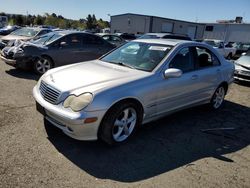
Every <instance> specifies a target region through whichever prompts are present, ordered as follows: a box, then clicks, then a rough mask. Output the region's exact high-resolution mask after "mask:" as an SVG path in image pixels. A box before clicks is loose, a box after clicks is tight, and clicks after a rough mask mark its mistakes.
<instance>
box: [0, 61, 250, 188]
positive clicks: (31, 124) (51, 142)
mask: <svg viewBox="0 0 250 188" xmlns="http://www.w3.org/2000/svg"><path fill="white" fill-rule="evenodd" d="M37 79H38V77H37V76H35V75H34V74H33V73H30V72H22V71H19V70H15V69H13V68H11V67H9V66H7V65H5V64H4V63H3V62H0V187H108V188H110V187H250V146H249V143H250V136H249V135H250V86H249V85H238V84H233V85H232V88H231V90H230V92H229V94H228V95H227V97H226V102H225V104H224V107H223V108H222V109H220V110H219V111H217V112H211V111H209V110H207V109H206V108H204V107H198V108H193V109H189V110H185V111H182V112H179V113H176V114H173V115H171V116H168V117H166V118H164V119H162V120H160V121H157V122H154V123H151V124H149V125H146V126H145V127H143V128H142V129H140V131H139V132H138V134H137V136H136V137H135V138H133V139H132V140H130V142H129V143H128V144H125V145H122V146H119V147H115V148H110V147H108V146H106V145H105V144H103V143H101V142H80V141H75V140H73V139H71V138H69V137H67V136H65V135H64V134H62V133H61V132H60V131H58V130H55V129H51V128H50V127H48V126H44V123H43V118H42V116H41V115H40V114H38V113H37V112H36V110H35V102H34V100H33V97H32V88H33V86H34V85H35V84H36V80H37ZM221 127H233V128H234V129H233V130H226V131H218V130H216V131H208V132H206V131H205V132H204V129H210V128H221Z"/></svg>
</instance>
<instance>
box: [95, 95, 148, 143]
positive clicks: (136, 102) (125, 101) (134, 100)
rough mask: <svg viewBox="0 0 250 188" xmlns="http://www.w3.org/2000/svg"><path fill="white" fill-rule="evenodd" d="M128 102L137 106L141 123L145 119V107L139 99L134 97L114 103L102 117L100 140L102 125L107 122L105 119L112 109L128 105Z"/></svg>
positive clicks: (99, 129)
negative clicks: (124, 104) (123, 104)
mask: <svg viewBox="0 0 250 188" xmlns="http://www.w3.org/2000/svg"><path fill="white" fill-rule="evenodd" d="M128 102H132V103H134V104H135V105H136V106H137V109H138V110H139V111H140V115H141V122H142V119H143V116H144V107H143V105H142V103H141V102H140V101H139V100H138V99H136V98H133V97H128V98H123V99H120V100H117V101H116V102H114V103H113V104H112V105H111V106H110V107H109V108H108V110H107V111H106V112H105V114H104V116H103V117H102V120H101V123H100V126H99V128H98V134H97V136H98V138H99V137H100V132H101V126H102V124H103V121H104V120H105V117H106V116H107V114H108V113H109V112H110V111H111V109H112V108H114V107H115V106H117V105H119V104H122V103H128Z"/></svg>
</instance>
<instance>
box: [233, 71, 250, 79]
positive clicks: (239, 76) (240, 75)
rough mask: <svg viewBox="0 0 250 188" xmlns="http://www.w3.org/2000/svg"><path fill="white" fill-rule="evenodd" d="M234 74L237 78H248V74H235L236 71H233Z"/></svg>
mask: <svg viewBox="0 0 250 188" xmlns="http://www.w3.org/2000/svg"><path fill="white" fill-rule="evenodd" d="M234 76H235V77H238V78H243V79H246V80H250V75H249V76H247V75H243V74H236V73H234Z"/></svg>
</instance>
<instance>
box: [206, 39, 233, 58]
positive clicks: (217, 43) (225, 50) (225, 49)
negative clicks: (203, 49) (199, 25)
mask: <svg viewBox="0 0 250 188" xmlns="http://www.w3.org/2000/svg"><path fill="white" fill-rule="evenodd" d="M203 42H204V43H206V44H209V45H211V46H213V48H214V49H216V50H217V51H218V52H219V53H220V54H221V55H222V56H224V57H225V58H227V59H232V58H233V56H234V55H235V53H236V48H234V47H229V45H227V44H225V43H224V42H223V41H221V40H214V39H204V40H203ZM226 45H227V46H226Z"/></svg>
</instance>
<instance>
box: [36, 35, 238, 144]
mask: <svg viewBox="0 0 250 188" xmlns="http://www.w3.org/2000/svg"><path fill="white" fill-rule="evenodd" d="M233 74H234V65H233V64H232V63H230V62H228V61H227V60H225V59H224V58H223V57H222V56H221V55H219V54H218V52H217V51H216V50H214V49H213V48H212V47H210V46H209V45H206V44H202V43H196V42H187V41H180V40H170V39H169V40H165V39H145V40H143V39H140V40H134V41H132V42H129V43H127V44H125V45H123V46H121V47H120V48H118V49H116V50H114V51H112V52H110V53H109V54H107V55H105V56H104V57H102V58H100V59H98V60H94V61H89V62H84V63H78V64H74V65H68V66H63V67H60V68H55V69H52V70H49V71H48V72H47V73H45V74H44V75H43V76H42V77H41V78H40V80H39V81H38V83H37V85H36V86H35V87H34V89H33V95H34V97H35V100H36V101H37V110H38V111H39V112H41V113H42V114H43V116H44V117H45V121H46V122H49V123H50V124H51V126H52V125H54V126H56V127H58V128H59V129H61V130H62V131H63V132H64V133H65V134H67V135H69V136H70V137H72V138H75V139H79V140H96V139H102V140H104V141H105V142H107V143H108V144H116V143H122V142H124V141H127V140H128V138H130V137H131V135H133V134H134V132H135V130H136V129H137V128H138V127H140V126H141V125H142V124H145V123H147V122H150V121H153V120H156V119H158V118H161V117H163V116H165V115H167V114H170V113H172V112H175V111H177V110H181V109H184V108H187V107H191V106H196V105H201V104H209V106H210V107H211V108H213V109H218V108H219V107H220V106H221V105H222V103H223V100H224V97H225V95H226V93H227V90H228V86H229V85H230V84H231V83H232V82H233Z"/></svg>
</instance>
